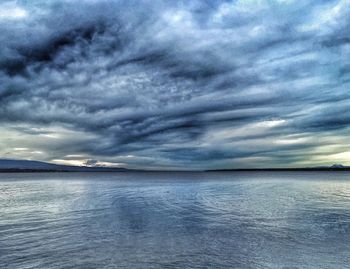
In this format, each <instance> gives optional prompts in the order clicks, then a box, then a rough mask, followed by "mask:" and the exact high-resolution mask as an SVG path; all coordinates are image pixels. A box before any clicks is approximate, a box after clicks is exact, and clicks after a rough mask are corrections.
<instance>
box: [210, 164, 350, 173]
mask: <svg viewBox="0 0 350 269" xmlns="http://www.w3.org/2000/svg"><path fill="white" fill-rule="evenodd" d="M207 171H209V172H210V171H257V172H259V171H350V166H344V165H342V164H333V165H331V166H314V167H298V168H243V169H220V170H218V169H217V170H207Z"/></svg>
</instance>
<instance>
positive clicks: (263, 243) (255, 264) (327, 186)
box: [0, 172, 350, 269]
mask: <svg viewBox="0 0 350 269" xmlns="http://www.w3.org/2000/svg"><path fill="white" fill-rule="evenodd" d="M0 268H1V269H7V268H9V269H10V268H11V269H24V268H26V269H28V268H44V269H51V268H81V269H89V268H289V269H291V268H317V269H319V268H325V269H326V268H327V269H329V268H350V173H346V172H322V173H320V172H313V173H310V172H308V173H306V172H304V173H302V172H298V173H297V172H294V173H287V172H279V173H277V172H274V173H267V172H265V173H227V172H226V173H114V174H109V173H51V174H0Z"/></svg>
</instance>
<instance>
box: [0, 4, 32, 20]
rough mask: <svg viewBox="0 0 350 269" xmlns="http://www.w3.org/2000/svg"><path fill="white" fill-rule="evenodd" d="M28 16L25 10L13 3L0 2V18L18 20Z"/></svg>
mask: <svg viewBox="0 0 350 269" xmlns="http://www.w3.org/2000/svg"><path fill="white" fill-rule="evenodd" d="M27 16H28V13H27V11H26V10H25V9H24V8H22V7H20V6H17V5H15V4H12V3H10V4H6V3H5V4H0V20H20V19H23V18H25V17H27Z"/></svg>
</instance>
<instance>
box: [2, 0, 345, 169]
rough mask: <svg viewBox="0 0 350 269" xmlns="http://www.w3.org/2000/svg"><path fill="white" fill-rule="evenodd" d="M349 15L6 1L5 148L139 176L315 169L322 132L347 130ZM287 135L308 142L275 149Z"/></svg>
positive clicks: (237, 6)
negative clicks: (186, 170) (121, 166)
mask: <svg viewBox="0 0 350 269" xmlns="http://www.w3.org/2000/svg"><path fill="white" fill-rule="evenodd" d="M349 6H350V4H349V2H348V1H346V0H342V1H335V0H334V1H333V0H328V1H325V0H324V1H318V2H317V3H315V2H314V1H303V3H300V2H297V1H277V0H275V1H264V0H259V1H241V0H237V1H219V0H218V1H196V0H191V1H177V2H172V1H160V0H156V1H152V2H150V1H122V0H121V1H117V0H115V1H88V0H84V1H58V0H57V1H56V0H51V1H36V2H35V3H29V2H27V1H15V2H14V1H6V2H4V4H1V6H0V20H1V24H0V30H1V32H2V35H1V37H0V42H1V44H2V46H1V49H0V85H1V87H0V122H1V126H2V127H1V129H0V130H2V134H1V135H0V137H1V140H3V141H5V140H8V139H10V135H11V137H12V138H11V141H12V142H11V147H12V148H24V147H25V148H28V151H17V152H16V156H15V157H18V156H22V157H23V158H30V157H33V158H34V157H35V158H37V155H38V154H36V155H35V156H34V155H33V154H32V155H31V154H30V153H29V152H35V151H37V152H39V151H40V152H42V154H40V155H41V157H40V158H42V160H48V161H52V160H65V159H66V160H69V157H67V156H69V155H79V156H82V158H81V161H84V160H96V162H100V163H103V162H105V163H125V165H126V166H128V167H135V168H147V167H155V168H157V167H158V168H174V169H176V168H179V167H180V168H181V167H185V166H186V167H193V168H195V169H202V168H207V167H217V168H227V167H248V166H249V167H251V166H254V167H259V166H269V167H272V166H298V165H306V164H309V160H310V158H309V152H310V151H317V149H318V148H320V147H322V146H324V143H327V142H326V141H322V142H320V143H317V141H318V140H322V139H321V138H322V137H323V136H324V135H327V136H329V137H336V136H337V134H338V133H342V134H343V136H344V137H345V136H347V135H348V131H347V130H348V125H349V121H350V118H349V117H347V116H346V114H348V113H347V111H348V109H349V105H350V101H349V94H348V90H347V89H348V86H349V79H350V77H349V65H348V64H347V63H346V61H345V59H347V57H348V56H349V54H350V47H349V32H348V29H349V27H348V26H349V23H350V20H349V19H348V16H347V15H346V14H348V12H347V11H348V9H349ZM21 12H22V13H21ZM1 14H7V15H6V16H7V17H6V16H3V15H1ZM11 16H12V17H11ZM276 122H277V123H278V122H280V123H281V122H282V123H283V124H278V125H277V126H274V125H273V124H272V125H271V123H276ZM269 124H270V125H269ZM287 136H288V137H289V136H298V137H301V138H302V139H300V140H298V141H299V142H298V143H294V144H293V143H292V144H288V145H286V143H274V141H286V137H287ZM338 139H339V143H341V142H340V141H342V140H341V138H339V137H338ZM310 140H313V142H312V143H310V142H309V141H310ZM24 141H28V142H24ZM3 144H4V145H3V146H4V150H3V151H2V152H3V153H2V154H5V152H6V153H8V152H11V151H12V150H11V149H12V148H11V147H9V146H6V145H5V144H6V143H3ZM22 144H25V145H22ZM344 146H345V147H347V146H348V145H344ZM333 153H334V154H337V152H333ZM10 154H11V153H10ZM128 155H132V156H133V158H125V156H128ZM281 155H283V156H284V157H283V158H281ZM74 161H76V158H74ZM329 161H330V162H331V160H329ZM320 162H322V163H325V162H327V158H326V157H325V158H324V159H323V160H322V161H319V162H318V163H320ZM318 163H317V164H318Z"/></svg>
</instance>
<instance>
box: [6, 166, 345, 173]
mask: <svg viewBox="0 0 350 269" xmlns="http://www.w3.org/2000/svg"><path fill="white" fill-rule="evenodd" d="M322 171H324V172H342V171H344V172H346V171H350V167H344V168H331V167H324V168H323V167H321V168H261V169H260V168H252V169H218V170H195V171H190V170H132V169H128V170H109V171H108V170H104V171H101V170H89V169H87V170H76V171H72V170H54V169H13V168H9V169H0V173H79V172H80V173H127V172H138V173H140V172H141V173H150V172H160V173H178V172H181V173H212V172H322Z"/></svg>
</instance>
